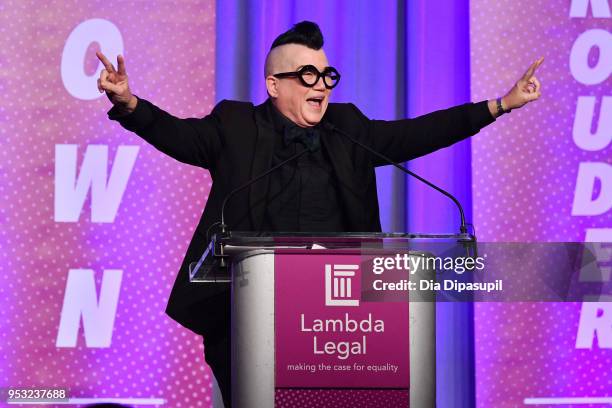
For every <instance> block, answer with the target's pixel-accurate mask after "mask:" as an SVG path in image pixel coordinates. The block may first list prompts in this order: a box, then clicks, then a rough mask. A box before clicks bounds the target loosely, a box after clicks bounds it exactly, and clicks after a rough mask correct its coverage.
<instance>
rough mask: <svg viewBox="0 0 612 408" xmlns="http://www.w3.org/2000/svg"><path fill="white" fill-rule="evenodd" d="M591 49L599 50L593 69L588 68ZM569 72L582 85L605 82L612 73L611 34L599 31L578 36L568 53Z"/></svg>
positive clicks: (594, 30) (591, 31)
mask: <svg viewBox="0 0 612 408" xmlns="http://www.w3.org/2000/svg"><path fill="white" fill-rule="evenodd" d="M593 47H598V48H599V59H598V60H597V64H596V65H595V66H594V67H589V63H588V61H589V52H590V51H591V48H593ZM570 71H571V72H572V76H573V77H574V79H576V81H578V82H580V83H582V84H584V85H595V84H599V83H600V82H603V81H605V80H606V78H608V77H609V76H610V74H611V73H612V34H610V33H609V32H608V31H606V30H601V29H593V30H588V31H585V32H584V33H582V34H580V36H579V37H578V38H577V39H576V41H575V42H574V45H573V46H572V51H571V53H570Z"/></svg>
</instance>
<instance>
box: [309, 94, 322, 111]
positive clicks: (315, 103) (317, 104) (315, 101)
mask: <svg viewBox="0 0 612 408" xmlns="http://www.w3.org/2000/svg"><path fill="white" fill-rule="evenodd" d="M306 102H308V105H310V106H312V107H313V108H316V109H321V105H323V97H322V96H317V97H314V98H308V99H306Z"/></svg>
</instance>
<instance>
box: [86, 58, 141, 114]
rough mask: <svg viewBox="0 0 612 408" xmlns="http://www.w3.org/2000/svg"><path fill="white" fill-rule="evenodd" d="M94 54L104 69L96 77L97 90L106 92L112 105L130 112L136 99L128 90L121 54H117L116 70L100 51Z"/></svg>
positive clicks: (134, 105) (134, 106)
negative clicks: (98, 76)
mask: <svg viewBox="0 0 612 408" xmlns="http://www.w3.org/2000/svg"><path fill="white" fill-rule="evenodd" d="M96 56H97V57H98V59H99V60H100V61H101V62H102V64H104V69H103V70H102V72H100V78H98V90H99V91H100V92H106V96H107V97H108V99H110V101H111V102H112V103H113V105H115V106H117V107H119V108H121V109H123V110H125V111H127V112H132V111H133V110H134V109H135V108H136V104H137V102H138V99H137V98H136V97H135V96H134V95H133V94H132V92H131V91H130V87H129V85H128V76H127V73H126V71H125V60H124V58H123V56H121V55H119V56H117V70H115V67H114V66H113V64H111V63H110V61H109V60H108V59H107V58H106V56H105V55H104V54H102V53H101V52H100V51H98V52H96Z"/></svg>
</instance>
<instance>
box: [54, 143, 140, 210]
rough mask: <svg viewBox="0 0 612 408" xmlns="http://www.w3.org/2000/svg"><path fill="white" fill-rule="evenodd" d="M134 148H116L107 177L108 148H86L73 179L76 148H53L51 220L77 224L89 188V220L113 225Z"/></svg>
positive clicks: (64, 145)
mask: <svg viewBox="0 0 612 408" xmlns="http://www.w3.org/2000/svg"><path fill="white" fill-rule="evenodd" d="M138 149H139V148H138V146H119V148H118V149H117V154H116V156H115V160H114V162H113V166H112V169H111V171H110V177H107V164H108V146H105V145H90V146H87V150H86V151H85V157H84V159H83V163H82V165H81V171H80V173H79V176H78V178H77V145H70V144H59V145H55V221H57V222H77V221H78V220H79V216H80V214H81V210H82V209H83V204H84V203H85V198H86V197H87V192H88V191H89V187H90V186H91V221H93V222H113V221H114V219H115V216H116V215H117V210H118V209H119V204H120V203H121V198H122V197H123V193H124V191H125V187H126V186H127V182H128V180H129V178H130V174H131V172H132V168H133V167H134V163H135V162H136V156H137V155H138Z"/></svg>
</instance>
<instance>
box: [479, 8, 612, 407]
mask: <svg viewBox="0 0 612 408" xmlns="http://www.w3.org/2000/svg"><path fill="white" fill-rule="evenodd" d="M569 6H570V2H548V1H544V0H538V1H519V2H513V3H512V5H511V6H510V3H508V2H491V1H485V0H474V1H471V2H470V29H471V54H472V55H471V61H472V78H471V84H472V99H473V100H482V99H488V98H491V97H495V96H497V95H499V96H502V95H503V94H504V93H505V92H506V91H507V90H508V88H509V87H510V86H512V84H513V83H514V82H515V81H516V80H517V79H518V78H519V77H520V75H522V73H523V72H524V71H525V70H526V69H527V67H528V66H529V64H530V63H531V62H533V61H534V60H536V59H537V58H538V57H539V56H544V57H545V61H544V64H543V65H542V66H541V67H540V69H539V71H538V73H537V77H538V79H540V81H541V82H542V91H543V95H542V98H541V99H540V100H539V101H538V102H535V103H532V104H529V105H528V106H525V107H524V108H522V109H520V110H517V111H514V112H512V113H510V114H509V115H504V116H503V117H501V118H499V119H498V121H497V123H496V124H495V125H493V126H491V127H489V128H487V129H484V130H483V131H481V132H480V134H479V135H478V136H476V137H475V138H474V139H472V149H473V150H472V167H473V180H474V181H473V205H474V223H475V224H476V227H477V231H478V235H479V238H480V240H481V241H522V242H529V241H541V242H547V241H583V240H584V238H585V230H586V229H587V228H597V227H610V225H612V212H610V211H608V212H607V213H606V214H603V215H600V216H596V217H595V216H593V217H574V216H572V215H571V210H572V203H573V199H574V192H575V186H576V177H577V172H578V167H579V164H580V163H582V162H588V161H592V162H604V163H608V164H612V159H611V157H612V156H611V155H610V146H608V147H607V148H605V149H603V150H600V151H597V152H587V151H583V150H581V149H580V148H579V147H578V146H576V145H575V143H574V141H573V139H572V128H573V124H574V117H575V111H576V103H577V100H578V97H579V96H597V97H598V102H597V104H596V114H595V118H594V123H595V122H596V121H597V120H598V118H599V114H598V112H599V109H600V106H601V97H602V96H604V95H610V91H611V90H612V87H611V85H612V83H611V82H610V78H608V80H606V81H604V82H602V83H600V84H598V85H593V86H585V85H582V84H580V83H578V82H577V81H576V80H575V79H574V78H573V77H572V74H571V72H570V69H569V56H570V50H571V48H572V45H573V43H574V41H575V40H576V39H577V38H578V36H579V35H580V34H581V33H583V32H585V31H586V30H588V29H591V28H604V29H605V28H608V29H609V27H610V25H609V23H610V21H609V19H607V20H606V19H593V18H592V17H590V11H589V14H588V15H589V17H588V18H577V19H570V18H569ZM596 61H597V60H596V54H595V53H591V54H590V55H589V64H590V65H591V66H593V65H594V64H595V63H596ZM595 126H596V125H595V124H594V125H593V127H592V129H595V128H596V127H595ZM579 320H580V304H577V303H563V304H560V303H539V304H536V303H503V304H502V303H480V304H476V305H475V333H476V339H475V351H476V380H477V406H478V407H483V408H484V407H518V406H523V400H524V398H526V397H585V396H601V397H604V396H610V395H612V377H611V374H610V369H609V367H610V362H611V361H612V350H610V349H602V348H598V347H597V346H595V347H594V348H593V349H592V350H584V349H576V348H575V342H576V333H577V329H578V324H579ZM585 406H586V405H585Z"/></svg>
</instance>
